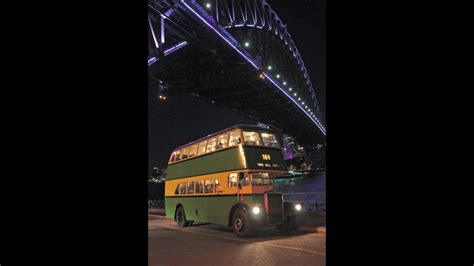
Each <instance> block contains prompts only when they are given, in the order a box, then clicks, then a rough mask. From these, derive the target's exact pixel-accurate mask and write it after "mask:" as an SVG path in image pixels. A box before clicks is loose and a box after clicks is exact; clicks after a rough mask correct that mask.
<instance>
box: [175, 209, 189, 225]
mask: <svg viewBox="0 0 474 266" xmlns="http://www.w3.org/2000/svg"><path fill="white" fill-rule="evenodd" d="M176 223H177V224H178V226H179V227H187V226H188V224H189V222H188V221H186V215H185V214H184V209H183V207H182V206H179V207H178V208H177V209H176Z"/></svg>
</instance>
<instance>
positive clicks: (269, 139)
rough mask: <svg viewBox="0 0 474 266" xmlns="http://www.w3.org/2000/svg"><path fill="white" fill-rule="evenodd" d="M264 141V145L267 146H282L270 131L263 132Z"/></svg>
mask: <svg viewBox="0 0 474 266" xmlns="http://www.w3.org/2000/svg"><path fill="white" fill-rule="evenodd" d="M261 135H262V141H263V145H265V146H267V147H274V148H280V145H278V141H277V139H276V137H275V135H273V134H269V133H262V134H261Z"/></svg>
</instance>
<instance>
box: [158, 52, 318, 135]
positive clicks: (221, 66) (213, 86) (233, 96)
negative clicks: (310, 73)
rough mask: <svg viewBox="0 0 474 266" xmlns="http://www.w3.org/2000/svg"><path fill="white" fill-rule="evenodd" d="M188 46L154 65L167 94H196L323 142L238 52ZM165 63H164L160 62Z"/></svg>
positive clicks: (293, 108) (289, 131) (311, 126)
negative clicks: (222, 51) (206, 50)
mask: <svg viewBox="0 0 474 266" xmlns="http://www.w3.org/2000/svg"><path fill="white" fill-rule="evenodd" d="M218 50H219V48H218V49H216V53H215V54H211V53H209V52H205V51H202V50H201V49H200V48H198V47H195V46H194V45H188V46H187V47H186V48H183V49H181V50H179V51H177V52H176V53H175V54H173V56H172V57H168V58H166V59H165V60H167V61H168V62H166V63H165V64H155V65H153V66H151V68H152V72H155V73H157V74H156V78H157V79H160V80H162V81H164V82H166V84H167V88H166V89H165V91H163V92H164V93H165V94H167V95H173V94H174V95H176V94H183V93H194V94H197V95H199V96H200V97H202V98H203V99H205V100H208V101H214V103H215V104H217V105H224V106H226V107H230V108H231V109H233V110H235V111H237V112H239V113H241V114H244V115H247V116H250V117H252V118H254V119H256V120H258V121H260V122H262V123H265V124H270V125H272V126H274V127H276V128H279V129H281V130H282V131H283V132H285V133H288V134H291V135H293V136H294V137H296V138H297V139H298V140H299V141H300V142H303V143H308V144H311V143H323V142H324V138H323V136H322V135H321V132H320V131H319V129H318V128H317V127H316V126H315V125H314V124H312V123H311V121H310V120H309V119H308V118H307V117H306V116H305V115H304V113H302V112H301V111H300V110H298V109H297V108H295V106H294V104H293V103H292V102H290V101H289V100H288V98H287V97H286V96H285V95H283V93H281V92H280V91H278V90H276V89H275V88H274V87H273V86H271V85H270V84H268V82H266V81H265V80H261V79H260V77H259V72H258V71H255V70H254V69H252V68H251V67H250V66H249V65H248V64H245V63H244V62H243V61H242V60H241V59H240V58H239V57H238V56H237V55H232V54H230V53H225V54H226V55H227V56H226V57H223V56H222V54H223V53H220V52H219V51H218ZM161 63H163V62H161Z"/></svg>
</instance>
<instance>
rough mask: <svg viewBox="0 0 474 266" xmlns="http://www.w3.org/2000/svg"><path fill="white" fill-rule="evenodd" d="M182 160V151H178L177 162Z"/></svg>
mask: <svg viewBox="0 0 474 266" xmlns="http://www.w3.org/2000/svg"><path fill="white" fill-rule="evenodd" d="M179 160H181V151H176V157H175V162H177V161H179Z"/></svg>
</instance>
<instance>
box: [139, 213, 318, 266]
mask: <svg viewBox="0 0 474 266" xmlns="http://www.w3.org/2000/svg"><path fill="white" fill-rule="evenodd" d="M148 265H150V266H155V265H226V266H230V265H316V266H319V265H326V234H324V233H315V232H292V233H291V234H290V235H287V236H283V235H281V234H280V233H279V232H278V231H277V230H276V229H275V228H273V227H271V228H263V229H261V230H259V232H258V234H257V235H256V236H255V237H252V238H246V239H242V238H239V237H237V236H236V235H235V234H234V233H233V232H232V230H231V229H230V228H228V227H224V226H218V225H209V224H208V225H197V226H192V227H187V228H179V227H178V226H177V225H176V223H175V222H174V221H173V219H168V218H164V217H163V216H159V215H149V216H148Z"/></svg>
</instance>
